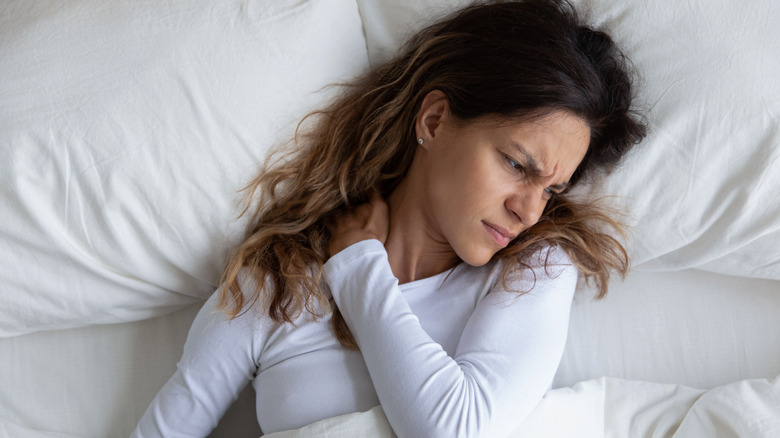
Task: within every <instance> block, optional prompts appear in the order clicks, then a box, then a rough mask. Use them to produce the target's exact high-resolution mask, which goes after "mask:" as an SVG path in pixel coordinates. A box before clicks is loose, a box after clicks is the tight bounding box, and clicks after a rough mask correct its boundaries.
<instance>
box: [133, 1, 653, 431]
mask: <svg viewBox="0 0 780 438" xmlns="http://www.w3.org/2000/svg"><path fill="white" fill-rule="evenodd" d="M625 65H626V61H625V59H624V58H623V57H622V55H621V54H620V52H619V51H618V50H617V48H616V47H615V46H614V44H613V42H612V41H611V39H610V38H609V37H608V36H607V35H605V34H604V33H601V32H598V31H595V30H592V29H590V28H587V27H585V26H582V25H581V24H580V23H579V22H578V20H577V17H576V15H575V14H574V12H573V10H572V8H571V6H569V5H568V4H566V3H562V2H559V1H553V0H533V1H525V2H522V3H514V2H493V3H490V4H488V5H476V6H473V7H470V8H466V9H464V10H462V11H459V12H458V13H456V14H455V15H453V16H452V17H450V18H448V19H446V20H444V21H442V22H440V23H438V24H435V25H433V26H431V27H429V28H427V29H425V30H424V31H422V32H421V33H420V34H418V35H417V36H415V37H414V38H413V39H412V40H411V41H410V42H409V43H407V45H406V46H405V47H404V48H403V50H402V51H401V54H400V55H399V56H398V57H397V58H396V59H394V60H392V61H391V62H389V63H387V64H385V65H383V66H381V67H380V68H378V69H376V70H374V71H371V72H369V73H367V74H365V75H364V76H363V77H361V78H359V79H358V80H356V81H355V82H354V83H353V84H351V86H350V87H349V89H348V90H347V92H346V93H345V94H344V95H343V96H342V97H341V98H340V99H339V100H337V101H336V102H335V103H333V104H332V106H330V107H329V108H327V109H326V110H324V111H322V112H320V113H318V114H317V123H316V124H315V125H314V126H313V128H311V130H310V131H309V132H308V134H307V135H305V136H301V137H299V138H298V139H297V140H298V141H297V143H296V144H295V145H294V149H293V150H292V151H291V153H290V155H289V156H287V157H286V158H284V159H279V160H277V161H275V162H272V163H271V164H268V165H267V166H266V169H265V170H264V172H263V173H261V174H260V176H258V177H257V178H256V179H255V180H254V181H253V182H252V184H251V185H250V186H249V191H248V199H250V200H252V199H253V198H254V195H255V194H256V193H257V192H258V191H259V192H260V193H261V194H262V197H261V198H260V200H259V202H257V207H256V208H255V210H254V214H253V216H252V221H251V223H252V225H251V226H250V228H249V230H248V233H247V237H246V239H245V241H244V242H243V243H242V244H241V245H240V246H239V248H238V249H237V250H236V252H235V253H234V255H233V256H232V258H231V260H230V261H229V263H228V265H227V267H226V269H225V271H224V274H223V279H222V280H223V281H222V284H223V286H222V287H221V289H220V290H219V292H218V293H217V294H215V295H214V296H212V297H211V299H209V301H208V302H207V303H206V304H205V306H204V308H203V310H201V312H200V313H199V314H198V316H197V318H196V320H195V322H194V323H193V327H192V329H191V331H190V335H189V337H188V339H187V343H186V345H185V349H184V355H183V357H182V359H181V361H180V362H179V365H178V367H179V368H178V371H177V372H176V373H175V374H174V376H173V377H172V378H171V379H170V381H169V382H168V383H167V384H166V385H165V387H164V388H163V389H162V390H161V392H160V393H159V394H158V395H157V397H156V398H155V400H154V401H153V402H152V404H151V406H150V407H149V408H148V410H147V412H146V414H145V415H144V417H143V418H142V419H141V422H140V424H139V426H138V429H137V430H136V433H135V436H170V435H176V436H205V435H207V434H208V433H209V432H210V430H211V429H212V428H213V427H214V426H215V425H216V423H217V422H218V420H219V418H220V417H221V415H222V414H223V412H224V411H225V409H227V407H228V406H229V405H230V403H231V402H232V401H233V400H234V399H235V397H236V396H237V395H238V393H239V392H240V390H241V389H242V388H243V387H244V386H245V385H246V384H247V383H249V382H250V381H251V382H253V385H254V387H255V390H256V393H257V415H258V420H259V421H260V425H261V427H262V429H263V431H264V432H266V433H269V432H273V431H279V430H286V429H294V428H298V427H301V426H304V425H306V424H308V423H311V422H314V421H317V420H320V419H324V418H328V417H332V416H335V415H341V414H345V413H350V412H356V411H365V410H367V409H370V408H371V407H373V406H375V405H378V404H381V405H382V407H383V409H384V411H385V414H386V415H387V418H388V420H389V422H390V424H391V425H392V427H393V429H394V430H395V432H396V433H397V434H398V435H399V436H401V437H405V436H426V437H430V436H446V437H452V436H461V435H468V436H491V437H493V436H505V435H507V434H508V433H509V432H511V431H512V430H513V429H514V428H516V427H517V426H518V425H519V423H520V422H521V421H522V419H523V418H524V417H525V416H526V415H527V414H528V413H530V411H531V410H532V409H533V407H534V406H535V405H536V404H537V403H538V401H539V400H540V398H541V397H542V395H543V393H544V392H545V390H546V389H547V388H548V387H549V385H550V383H551V382H552V378H553V375H554V373H555V370H556V368H557V366H558V362H559V361H560V358H561V355H562V352H563V347H564V343H565V337H566V331H567V324H568V317H569V308H570V305H571V299H572V295H573V291H574V287H575V284H576V281H577V276H578V272H579V273H580V274H581V275H583V276H584V277H586V278H587V279H593V280H595V282H596V284H597V286H598V287H599V289H600V291H601V293H602V294H604V293H606V288H607V279H608V277H609V273H610V271H614V270H617V271H618V272H620V273H624V272H625V270H626V268H627V263H628V261H627V257H626V253H625V251H624V250H623V248H622V247H621V246H620V244H619V243H618V242H617V241H616V240H614V239H613V238H611V237H609V236H608V235H607V234H603V233H601V232H599V231H598V230H599V228H600V227H601V226H602V225H609V226H617V224H615V222H614V221H612V220H611V219H610V218H609V217H608V216H607V215H605V214H603V213H602V212H600V210H599V209H598V208H597V207H596V206H595V205H591V204H588V203H574V202H572V201H571V200H569V199H567V197H566V192H567V191H568V190H569V188H570V187H571V186H573V185H575V184H577V183H578V182H579V181H581V180H582V179H583V178H584V177H586V176H588V175H589V174H592V173H594V172H596V171H600V170H609V169H610V168H611V167H613V166H614V165H615V164H616V163H617V162H618V161H619V160H620V158H621V157H622V156H623V155H624V154H625V153H626V152H627V151H628V150H629V149H630V148H631V146H632V145H634V144H635V143H637V142H638V141H639V140H640V139H641V138H642V137H643V135H644V125H643V124H642V123H641V122H640V121H639V120H638V118H637V117H636V116H635V115H634V114H633V113H632V111H631V86H630V80H629V75H628V73H627V70H626V67H625Z"/></svg>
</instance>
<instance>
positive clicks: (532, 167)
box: [512, 142, 571, 192]
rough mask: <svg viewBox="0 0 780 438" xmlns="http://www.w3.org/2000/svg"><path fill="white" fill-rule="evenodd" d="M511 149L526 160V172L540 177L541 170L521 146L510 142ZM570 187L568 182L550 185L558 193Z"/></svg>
mask: <svg viewBox="0 0 780 438" xmlns="http://www.w3.org/2000/svg"><path fill="white" fill-rule="evenodd" d="M512 147H513V148H515V150H516V151H517V152H518V153H519V154H520V155H522V156H523V157H524V158H525V160H526V166H528V170H529V171H530V172H531V173H532V174H533V175H534V176H536V177H541V176H542V170H541V169H539V165H538V164H536V160H535V159H534V157H533V155H531V154H530V153H529V152H528V151H527V150H525V148H524V147H523V145H521V144H520V143H516V142H512ZM570 187H571V184H569V182H568V181H566V182H564V183H561V184H555V185H551V186H550V188H551V189H553V190H555V191H558V192H564V191H566V190H568V189H569V188H570Z"/></svg>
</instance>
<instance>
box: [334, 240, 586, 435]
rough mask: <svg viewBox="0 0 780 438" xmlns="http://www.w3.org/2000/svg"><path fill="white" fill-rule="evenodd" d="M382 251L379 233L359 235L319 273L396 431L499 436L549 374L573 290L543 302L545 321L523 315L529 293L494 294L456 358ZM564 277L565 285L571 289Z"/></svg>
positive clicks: (544, 384)
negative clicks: (414, 307) (416, 308)
mask: <svg viewBox="0 0 780 438" xmlns="http://www.w3.org/2000/svg"><path fill="white" fill-rule="evenodd" d="M386 258H387V256H386V253H385V252H384V249H383V247H382V246H381V244H380V243H379V242H377V241H373V243H365V242H364V243H361V244H358V245H354V246H353V247H350V248H348V249H347V250H346V251H345V252H344V253H343V254H340V255H339V257H338V258H336V259H335V260H333V263H331V262H329V264H327V265H326V271H325V275H326V279H327V281H328V284H329V285H330V286H331V289H332V291H333V295H334V299H335V300H336V303H337V305H338V306H339V308H340V309H341V311H342V314H344V317H345V319H346V321H347V323H348V325H349V326H350V328H351V329H352V331H353V334H354V335H355V337H356V340H357V342H358V345H359V346H360V349H361V352H362V354H363V357H364V359H365V361H366V364H367V366H368V369H369V371H370V373H371V377H372V381H373V383H374V386H375V388H376V391H377V394H378V396H379V399H380V401H381V403H382V405H383V408H384V410H385V413H386V414H387V416H388V419H389V420H390V422H391V424H392V425H393V427H394V428H395V429H396V433H397V434H398V435H399V436H479V435H487V434H488V433H489V434H490V435H489V436H500V434H501V433H503V431H504V430H506V429H511V428H512V427H513V426H514V425H515V424H516V422H517V418H518V416H521V418H522V416H525V415H527V414H528V413H529V412H530V411H531V410H532V409H533V407H534V406H535V405H536V403H537V402H538V400H539V399H540V398H541V396H542V394H543V393H544V391H545V390H546V388H547V386H548V385H549V383H550V381H551V380H552V376H553V374H554V372H555V369H556V367H557V364H558V361H559V360H560V352H561V351H562V349H563V343H564V340H565V331H566V322H567V320H568V305H569V303H570V299H571V295H570V291H566V292H565V293H562V294H558V295H561V296H560V297H559V298H558V301H559V303H554V305H552V306H550V305H546V306H543V308H542V309H541V310H544V307H549V308H550V309H555V310H553V311H552V312H547V313H551V315H546V314H545V315H544V316H543V317H549V319H553V321H550V322H549V323H542V324H541V325H540V324H537V323H535V320H536V318H529V316H528V314H527V313H529V312H534V311H535V310H534V309H532V308H533V307H534V306H535V303H534V298H533V297H529V299H526V301H527V302H528V303H529V305H528V306H523V305H522V304H524V303H519V304H518V303H511V302H508V303H500V302H492V301H497V300H498V301H500V299H499V298H502V299H503V298H507V296H506V294H505V296H503V297H500V296H499V294H493V296H492V297H490V298H489V299H488V300H487V301H488V302H486V303H484V304H481V305H479V306H478V308H477V309H476V310H475V313H474V314H473V315H472V318H471V319H470V320H469V323H468V325H467V327H466V329H465V330H464V333H463V337H462V338H461V344H460V346H459V347H458V351H457V353H456V354H455V357H454V358H452V357H450V356H448V355H447V353H446V352H445V351H444V350H443V349H442V347H441V346H440V345H439V344H437V343H436V342H434V341H433V340H432V339H431V337H430V336H428V334H427V333H426V332H425V331H424V330H423V328H422V327H421V326H420V323H419V321H418V319H417V317H416V316H415V315H414V314H413V313H412V311H411V309H410V308H409V306H408V304H407V303H406V300H405V298H404V297H403V294H402V293H401V291H400V289H399V288H398V286H397V280H396V279H395V278H394V277H393V276H392V272H391V270H390V269H389V265H388V264H387V259H386ZM569 280H570V279H564V283H567V284H566V285H565V286H566V287H571V289H573V284H571V281H569ZM511 297H513V299H514V298H517V295H516V294H512V295H511ZM536 301H538V300H536ZM537 304H538V303H537ZM526 307H527V308H526ZM536 307H538V305H537V306H536ZM560 309H563V311H562V312H561V311H560ZM536 310H537V311H538V310H540V309H536ZM559 313H562V314H559ZM531 319H533V321H532V320H531ZM537 335H538V336H544V337H545V339H538V338H535V336H537Z"/></svg>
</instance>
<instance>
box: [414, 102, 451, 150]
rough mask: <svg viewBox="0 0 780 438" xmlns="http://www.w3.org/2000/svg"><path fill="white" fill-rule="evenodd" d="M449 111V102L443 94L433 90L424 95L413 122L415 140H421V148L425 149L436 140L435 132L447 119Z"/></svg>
mask: <svg viewBox="0 0 780 438" xmlns="http://www.w3.org/2000/svg"><path fill="white" fill-rule="evenodd" d="M449 111H450V102H449V100H447V96H446V95H445V94H444V93H443V92H441V91H439V90H433V91H431V92H430V93H428V94H426V95H425V98H424V99H423V101H422V105H420V111H419V112H418V113H417V120H416V122H415V130H416V132H417V138H421V139H423V143H422V145H421V147H423V148H427V147H428V146H429V145H430V144H431V143H432V141H433V140H434V139H435V138H436V133H437V131H439V130H440V129H441V126H442V123H443V122H445V121H446V120H447V118H448V117H449Z"/></svg>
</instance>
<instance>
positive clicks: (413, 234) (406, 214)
mask: <svg viewBox="0 0 780 438" xmlns="http://www.w3.org/2000/svg"><path fill="white" fill-rule="evenodd" d="M412 166H414V164H413V165H412ZM412 170H413V169H410V172H409V173H408V174H407V177H406V178H404V180H403V181H402V182H401V183H400V184H399V185H398V187H397V188H396V189H395V190H394V191H393V193H391V194H390V197H389V198H388V199H387V203H388V205H389V207H390V231H389V233H388V236H387V241H386V242H385V248H386V249H387V254H388V259H389V261H390V267H391V269H392V270H393V274H394V275H395V276H396V278H398V280H399V282H400V283H401V284H403V283H408V282H410V281H414V280H419V279H421V278H426V277H430V276H433V275H436V274H439V273H441V272H444V271H446V270H447V269H450V268H452V267H454V266H455V265H456V264H457V263H458V262H459V259H458V256H457V255H456V254H455V252H454V251H453V250H452V247H451V246H450V245H449V243H448V242H447V241H446V239H444V238H443V236H441V234H440V233H439V232H438V230H436V229H434V228H433V227H432V226H431V224H433V223H434V222H433V221H432V220H431V218H430V217H427V216H426V213H425V212H426V209H425V208H424V207H425V205H426V199H425V193H424V190H421V188H422V187H425V185H424V181H419V178H415V175H420V172H414V171H412Z"/></svg>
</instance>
